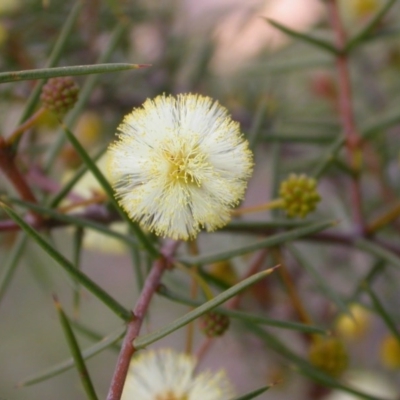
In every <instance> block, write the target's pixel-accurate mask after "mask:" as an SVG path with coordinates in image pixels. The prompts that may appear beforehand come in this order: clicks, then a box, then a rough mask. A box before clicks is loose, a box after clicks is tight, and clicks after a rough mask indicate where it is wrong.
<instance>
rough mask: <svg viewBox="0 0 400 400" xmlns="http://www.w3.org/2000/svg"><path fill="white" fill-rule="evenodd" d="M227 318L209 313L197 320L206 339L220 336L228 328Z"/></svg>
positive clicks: (215, 313)
mask: <svg viewBox="0 0 400 400" xmlns="http://www.w3.org/2000/svg"><path fill="white" fill-rule="evenodd" d="M229 323H230V320H229V317H227V316H226V315H223V314H220V313H218V312H214V311H209V312H208V313H206V314H203V315H202V316H201V317H200V319H199V326H200V330H201V331H202V332H203V333H204V334H205V335H206V336H207V337H216V336H222V335H223V334H224V333H225V331H226V330H227V329H228V328H229Z"/></svg>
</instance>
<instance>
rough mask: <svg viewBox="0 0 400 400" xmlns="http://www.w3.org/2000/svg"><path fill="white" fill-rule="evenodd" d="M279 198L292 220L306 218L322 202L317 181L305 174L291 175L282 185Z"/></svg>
mask: <svg viewBox="0 0 400 400" xmlns="http://www.w3.org/2000/svg"><path fill="white" fill-rule="evenodd" d="M279 196H280V198H281V200H282V202H283V205H282V208H283V209H284V210H285V211H286V214H287V216H288V217H291V218H292V217H300V218H304V217H305V216H306V215H307V214H309V213H310V212H312V211H314V210H315V208H316V207H317V204H318V203H319V201H320V200H321V197H320V195H319V194H318V192H317V181H316V180H315V179H313V178H309V177H307V176H306V175H304V174H301V175H298V174H290V175H289V177H288V178H287V179H286V180H285V181H283V182H282V183H281V186H280V188H279Z"/></svg>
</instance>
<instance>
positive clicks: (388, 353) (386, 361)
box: [380, 334, 400, 369]
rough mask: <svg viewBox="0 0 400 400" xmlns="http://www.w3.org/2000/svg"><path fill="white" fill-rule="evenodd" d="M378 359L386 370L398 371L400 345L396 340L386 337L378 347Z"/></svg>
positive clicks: (389, 336)
mask: <svg viewBox="0 0 400 400" xmlns="http://www.w3.org/2000/svg"><path fill="white" fill-rule="evenodd" d="M380 359H381V362H382V364H383V365H384V366H385V367H386V368H388V369H400V343H399V341H398V339H397V338H396V337H395V336H393V335H391V334H389V335H386V336H385V337H384V338H383V340H382V342H381V346H380Z"/></svg>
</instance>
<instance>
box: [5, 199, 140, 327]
mask: <svg viewBox="0 0 400 400" xmlns="http://www.w3.org/2000/svg"><path fill="white" fill-rule="evenodd" d="M1 205H2V206H3V209H4V211H5V212H6V213H7V214H8V215H9V217H10V218H12V219H13V220H14V221H15V222H16V223H17V224H18V225H19V226H20V227H21V228H22V229H23V230H24V231H25V232H26V233H27V234H28V235H29V236H30V237H31V238H32V239H33V240H34V241H35V242H36V243H37V244H38V245H39V246H40V247H41V248H42V249H43V250H44V251H45V252H46V253H48V254H49V255H50V256H51V257H52V258H53V259H54V260H55V261H56V262H57V264H58V265H60V266H61V267H62V268H64V270H65V271H66V272H67V273H68V274H69V275H71V277H72V278H74V279H76V280H77V281H78V282H79V283H80V284H81V285H82V286H84V287H85V288H86V289H87V290H89V292H91V293H92V294H93V295H95V296H96V297H97V298H98V299H99V300H101V301H102V302H103V303H104V304H106V305H107V307H109V308H110V309H111V310H112V311H114V313H116V314H117V315H118V316H119V317H121V318H122V319H124V320H125V321H129V320H130V319H131V318H132V313H131V312H130V311H129V310H127V309H126V308H125V307H123V306H122V305H121V304H119V303H118V302H117V301H116V300H115V299H114V298H113V297H111V296H110V295H109V294H108V293H107V292H106V291H104V290H103V289H102V288H101V287H100V286H99V285H97V283H95V282H94V281H92V280H91V279H90V278H89V277H88V276H87V275H85V274H84V273H83V272H81V271H79V270H78V269H76V268H75V266H74V265H73V264H72V263H71V262H69V261H68V260H67V259H66V258H65V257H64V256H63V255H62V254H61V253H59V252H58V251H57V250H56V249H55V248H54V247H52V246H51V245H50V244H49V243H48V242H47V241H46V240H45V239H43V238H42V237H41V236H40V234H39V233H38V232H37V231H36V230H35V229H33V228H32V227H31V226H30V225H29V224H27V223H26V222H25V221H24V220H23V219H22V218H21V217H20V216H19V215H18V214H16V213H15V212H14V211H13V210H12V209H11V208H9V207H8V206H6V205H4V204H2V203H0V206H1Z"/></svg>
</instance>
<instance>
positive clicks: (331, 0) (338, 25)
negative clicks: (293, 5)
mask: <svg viewBox="0 0 400 400" xmlns="http://www.w3.org/2000/svg"><path fill="white" fill-rule="evenodd" d="M327 7H328V14H329V17H330V22H331V25H332V29H333V32H334V34H335V44H336V48H337V49H338V50H339V53H338V55H337V57H336V69H337V73H338V88H339V90H338V92H339V93H338V109H339V114H340V119H341V123H342V126H343V130H344V134H345V136H346V148H347V156H348V160H349V165H350V167H351V168H352V170H353V171H354V172H355V174H354V176H352V177H351V179H352V181H351V198H352V208H353V214H354V221H355V224H356V232H357V233H358V234H359V235H364V234H365V221H364V217H363V212H362V196H361V187H360V180H359V171H360V165H361V144H362V141H361V136H360V134H359V132H358V130H357V127H356V123H355V119H354V110H353V97H352V90H351V81H350V73H349V65H348V55H347V54H346V53H345V52H343V49H344V48H345V45H346V33H345V31H344V28H343V24H342V21H341V17H340V13H339V8H338V4H337V0H328V1H327Z"/></svg>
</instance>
